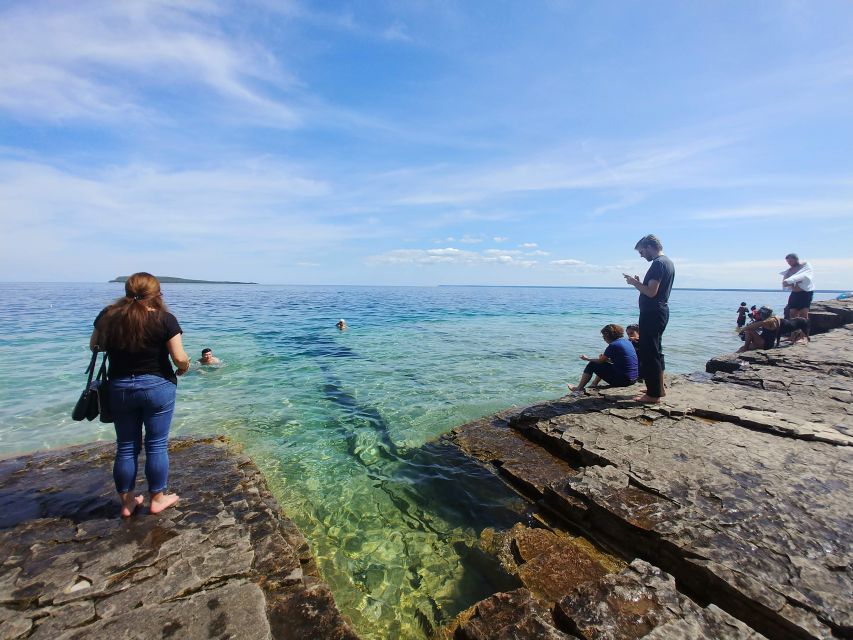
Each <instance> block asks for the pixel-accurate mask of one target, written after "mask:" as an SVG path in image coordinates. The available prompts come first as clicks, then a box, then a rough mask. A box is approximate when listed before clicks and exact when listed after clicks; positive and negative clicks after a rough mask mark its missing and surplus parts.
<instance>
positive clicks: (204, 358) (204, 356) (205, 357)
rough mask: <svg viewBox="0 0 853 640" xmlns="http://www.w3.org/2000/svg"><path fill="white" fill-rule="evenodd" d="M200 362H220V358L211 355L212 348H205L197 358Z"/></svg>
mask: <svg viewBox="0 0 853 640" xmlns="http://www.w3.org/2000/svg"><path fill="white" fill-rule="evenodd" d="M198 361H199V363H201V364H220V363H221V362H222V360H220V359H219V358H217V357H216V356H214V355H213V349H210V348H205V349H202V350H201V358H199V359H198Z"/></svg>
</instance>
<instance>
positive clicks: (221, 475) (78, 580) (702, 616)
mask: <svg viewBox="0 0 853 640" xmlns="http://www.w3.org/2000/svg"><path fill="white" fill-rule="evenodd" d="M812 317H813V329H814V333H815V334H820V335H815V336H814V339H813V340H812V342H811V343H810V344H808V345H795V346H791V347H786V348H781V349H773V350H770V351H757V352H749V353H746V354H737V355H729V356H723V357H719V358H715V359H713V360H711V361H710V362H709V363H708V366H707V373H704V374H697V375H692V376H675V377H671V378H668V394H667V397H666V402H664V403H663V404H661V405H659V406H641V405H637V404H635V403H633V402H631V401H630V397H631V396H632V395H633V392H632V390H630V389H629V390H626V389H601V390H598V391H595V392H593V394H592V395H589V396H586V397H583V398H561V399H559V400H556V401H553V402H545V403H542V404H538V405H534V406H531V407H526V408H523V409H512V410H508V411H504V412H502V413H500V414H497V415H495V416H490V417H487V418H483V419H481V420H477V421H475V422H472V423H469V424H466V425H463V426H461V427H458V428H456V429H454V430H453V431H452V432H451V433H450V434H448V435H447V436H445V437H444V439H443V440H444V442H445V443H450V444H451V445H452V446H454V447H457V448H458V449H459V450H461V451H462V452H463V453H464V454H465V455H466V456H468V457H470V458H471V459H474V460H476V461H478V462H479V463H482V464H484V465H487V466H488V467H489V468H491V469H493V470H494V471H495V472H496V473H497V474H498V476H499V477H501V478H502V479H503V480H504V481H505V482H507V483H508V484H509V485H510V486H511V487H513V488H514V489H515V490H516V491H518V492H519V493H520V494H521V495H523V496H524V497H525V498H527V499H528V500H529V501H530V503H531V505H532V511H533V517H532V519H531V520H530V521H528V522H526V523H519V524H517V525H515V526H514V527H513V528H512V529H510V530H509V531H492V530H489V529H486V530H484V531H483V532H482V535H481V537H480V542H479V547H480V550H481V551H483V552H484V553H488V554H491V555H493V556H496V557H497V558H498V559H499V560H500V564H501V566H502V567H503V569H504V570H505V571H506V572H507V573H508V574H510V575H511V576H514V578H515V579H517V583H518V584H520V585H521V586H520V587H519V588H518V589H515V590H513V591H509V592H502V593H496V594H493V595H492V596H491V597H488V598H486V599H485V600H482V601H481V602H479V603H477V604H475V605H474V606H472V607H471V608H469V609H468V610H467V611H465V612H463V613H462V614H460V615H459V616H458V617H457V618H456V619H455V620H454V621H453V622H452V624H450V625H448V626H447V627H445V628H442V629H439V630H436V631H435V632H434V633H433V636H434V637H435V638H437V639H440V640H445V639H448V640H449V639H450V638H454V639H457V640H465V639H468V640H482V639H486V638H497V639H507V640H508V639H511V638H516V639H521V638H537V639H538V638H546V639H547V638H551V639H570V638H580V639H583V640H593V639H608V640H609V639H614V640H615V639H622V638H625V639H628V638H641V637H645V638H655V639H658V640H660V639H662V638H671V639H673V640H675V639H678V640H681V639H683V638H744V639H757V638H764V637H766V638H780V639H782V638H784V639H788V638H821V639H830V638H851V637H853V604H852V603H853V567H851V565H853V493H851V488H853V465H851V462H853V346H851V339H853V301H845V302H835V301H832V302H827V303H819V304H816V305H815V306H814V309H813V312H812ZM170 454H171V457H172V473H171V476H172V481H173V484H174V486H176V487H180V494H181V502H180V504H179V507H178V508H176V509H170V510H168V511H166V512H164V513H163V514H161V515H160V516H158V517H145V515H144V514H140V515H139V516H137V517H134V518H131V519H128V520H121V519H119V518H118V503H117V501H116V500H115V496H114V489H113V486H112V481H111V475H110V471H109V470H110V465H111V463H112V456H113V445H112V443H96V444H91V445H84V446H80V447H72V448H68V449H62V450H55V451H49V452H43V453H35V454H31V455H25V456H20V457H16V458H10V459H6V460H0V549H2V550H3V556H2V558H0V639H5V638H28V639H39V638H46V637H50V638H58V639H62V640H66V639H72V638H83V637H93V638H101V637H124V638H139V639H143V638H146V639H147V638H241V639H242V638H330V639H334V640H346V639H355V638H357V637H358V636H357V634H356V633H355V631H354V630H353V628H352V626H351V624H350V623H349V621H348V620H347V619H346V618H345V617H344V616H343V615H342V614H341V613H340V612H339V610H338V609H337V607H336V605H335V603H334V600H333V598H332V595H331V592H330V591H329V589H328V587H327V586H326V585H325V584H324V583H323V582H322V580H321V579H320V577H319V573H318V570H317V566H316V563H315V561H314V559H313V557H312V555H311V552H310V548H309V546H308V543H307V542H306V540H305V539H304V537H303V536H302V534H301V533H300V532H299V531H298V529H297V528H296V526H295V525H294V524H293V523H292V522H291V521H290V520H288V519H287V518H286V516H285V515H284V514H282V512H281V510H280V508H279V506H278V504H277V503H276V501H275V499H274V498H273V497H272V495H271V494H270V492H269V490H268V488H267V485H266V482H265V481H264V479H263V477H262V475H261V474H260V472H259V471H258V469H257V468H256V467H255V465H254V464H253V463H252V461H251V460H250V459H248V458H247V457H246V456H244V455H243V454H241V453H240V451H239V450H238V449H237V448H236V446H235V445H234V444H232V443H230V442H229V441H227V440H226V439H224V438H207V439H176V440H175V441H174V442H172V444H171V447H170Z"/></svg>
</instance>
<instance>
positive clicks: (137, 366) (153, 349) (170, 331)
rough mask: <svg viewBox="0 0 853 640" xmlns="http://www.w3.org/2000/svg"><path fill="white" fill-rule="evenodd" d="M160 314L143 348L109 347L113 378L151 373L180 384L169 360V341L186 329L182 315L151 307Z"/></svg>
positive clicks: (102, 313) (100, 314)
mask: <svg viewBox="0 0 853 640" xmlns="http://www.w3.org/2000/svg"><path fill="white" fill-rule="evenodd" d="M106 310H107V309H106V308H105V309H103V311H101V312H100V313H99V314H98V317H97V318H95V323H94V324H95V326H96V327H97V326H98V320H100V319H101V316H103V315H104V313H105V312H106ZM149 313H151V314H156V316H157V317H156V319H154V320H153V321H152V326H151V327H150V333H149V335H148V339H147V340H146V342H145V344H144V345H143V347H142V349H140V350H139V351H124V350H122V349H110V348H107V354H108V355H109V356H110V366H109V371H108V372H107V377H108V378H109V379H111V380H112V379H114V378H123V377H125V376H131V375H134V376H139V375H142V374H145V373H150V374H153V375H155V376H160V377H161V378H166V379H167V380H169V381H171V382H173V383H175V384H178V377H177V376H176V375H175V372H174V370H173V369H172V365H171V364H170V363H169V348H168V347H167V346H166V343H167V342H168V341H169V340H171V339H172V338H174V337H175V336H176V335H178V334H179V333H183V331H182V330H181V325H179V324H178V319H177V318H176V317H175V316H173V315H172V314H171V313H169V312H168V311H151V312H149Z"/></svg>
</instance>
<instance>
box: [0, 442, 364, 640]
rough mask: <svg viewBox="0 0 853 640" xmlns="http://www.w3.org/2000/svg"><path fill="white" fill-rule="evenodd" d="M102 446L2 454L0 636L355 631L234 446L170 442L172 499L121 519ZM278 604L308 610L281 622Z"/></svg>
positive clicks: (108, 453)
mask: <svg viewBox="0 0 853 640" xmlns="http://www.w3.org/2000/svg"><path fill="white" fill-rule="evenodd" d="M112 456H113V445H111V444H100V445H98V444H96V445H85V446H82V447H72V448H69V449H65V450H60V451H55V452H46V453H38V454H34V455H30V456H21V457H19V458H15V459H11V460H4V461H0V546H2V549H3V551H4V556H3V557H0V605H3V606H2V608H0V638H6V637H9V638H15V637H23V636H26V637H29V638H33V639H38V638H50V639H59V638H67V639H70V638H84V637H89V638H91V637H121V638H170V637H174V638H214V637H215V638H225V637H230V638H241V639H242V638H270V637H276V638H287V637H292V635H288V633H289V632H287V629H300V630H301V631H300V632H301V633H302V636H300V637H316V638H342V639H343V638H347V639H354V638H356V637H357V636H356V634H355V632H354V631H353V630H352V628H351V627H350V625H349V623H348V622H347V621H346V619H344V617H343V616H342V615H341V614H340V612H339V611H338V609H337V607H336V606H335V603H334V600H333V598H332V596H331V592H329V591H328V588H326V587H325V586H324V585H323V584H322V582H321V581H320V578H319V575H318V573H317V569H316V564H315V562H314V560H313V558H312V556H311V553H310V549H309V547H308V544H307V542H306V541H305V539H304V538H303V537H302V535H301V534H300V533H299V530H298V529H297V528H296V527H295V525H293V523H292V522H290V521H289V520H287V518H285V517H284V515H283V514H282V513H281V511H280V509H279V507H278V505H277V503H276V502H275V500H274V499H273V497H272V495H271V494H270V492H269V490H268V489H267V486H266V483H265V482H264V479H263V477H262V476H261V474H260V472H259V471H258V469H257V468H256V467H255V465H254V464H252V463H251V461H250V460H248V458H246V457H245V456H243V455H242V454H240V453H239V452H238V451H237V450H236V449H235V448H234V446H233V445H231V444H230V443H228V442H227V441H226V440H224V439H221V438H212V439H204V440H185V439H177V440H174V441H173V442H172V443H171V444H170V457H171V478H170V479H171V482H172V486H173V487H175V489H176V491H177V492H179V494H180V496H181V500H180V502H179V503H178V504H177V506H175V507H173V508H171V509H168V510H166V511H165V512H163V513H161V514H158V515H156V516H152V515H150V514H149V513H147V510H146V509H144V508H142V509H139V510H138V511H137V513H136V515H134V516H133V517H131V518H128V519H121V518H119V517H118V516H119V508H118V501H117V499H116V496H115V494H114V488H113V486H112V475H111V472H110V467H111V464H112ZM286 602H287V603H296V602H301V603H303V604H304V606H303V607H301V608H300V607H299V606H295V605H293V606H291V607H290V608H288V609H287V611H288V621H287V624H282V621H281V618H280V616H278V615H277V613H276V612H278V611H280V610H282V607H283V604H282V603H286ZM320 611H322V615H320V614H319V612H320ZM271 621H272V623H271Z"/></svg>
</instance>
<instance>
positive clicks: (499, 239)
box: [492, 236, 509, 243]
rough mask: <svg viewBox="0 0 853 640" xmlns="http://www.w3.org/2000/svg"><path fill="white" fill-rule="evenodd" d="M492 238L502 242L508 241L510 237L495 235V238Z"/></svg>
mask: <svg viewBox="0 0 853 640" xmlns="http://www.w3.org/2000/svg"><path fill="white" fill-rule="evenodd" d="M492 240H494V241H495V242H497V243H501V242H506V241H507V240H509V238H507V237H506V236H495V237H494V238H492Z"/></svg>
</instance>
